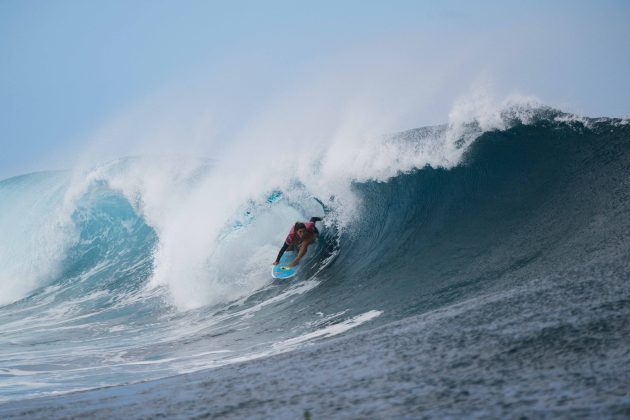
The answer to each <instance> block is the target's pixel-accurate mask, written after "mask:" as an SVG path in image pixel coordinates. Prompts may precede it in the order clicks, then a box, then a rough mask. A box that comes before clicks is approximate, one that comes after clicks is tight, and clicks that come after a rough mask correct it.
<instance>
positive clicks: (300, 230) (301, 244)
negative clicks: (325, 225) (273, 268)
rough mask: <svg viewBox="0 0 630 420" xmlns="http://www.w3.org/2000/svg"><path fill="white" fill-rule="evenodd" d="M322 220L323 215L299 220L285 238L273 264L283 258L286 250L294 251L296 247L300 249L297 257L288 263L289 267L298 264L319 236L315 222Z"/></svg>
mask: <svg viewBox="0 0 630 420" xmlns="http://www.w3.org/2000/svg"><path fill="white" fill-rule="evenodd" d="M320 220H322V219H321V217H311V221H310V222H297V223H296V224H295V225H293V227H292V228H291V230H290V231H289V234H288V235H287V238H286V239H285V240H284V244H282V248H281V249H280V252H279V253H278V257H277V258H276V260H275V261H274V262H273V265H276V264H278V262H279V261H280V258H282V255H283V254H284V251H287V250H289V251H294V250H296V249H299V252H298V255H297V257H295V259H294V260H293V261H291V262H290V263H289V264H287V267H294V266H296V265H297V264H298V263H299V262H300V260H301V259H302V257H303V256H304V254H306V250H307V249H308V247H309V245H310V244H312V243H314V242H315V241H316V240H317V237H318V236H319V231H318V230H317V227H316V226H315V222H319V221H320Z"/></svg>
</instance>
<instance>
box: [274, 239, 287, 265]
mask: <svg viewBox="0 0 630 420" xmlns="http://www.w3.org/2000/svg"><path fill="white" fill-rule="evenodd" d="M288 247H289V244H288V243H286V242H285V243H284V244H283V245H282V248H280V252H278V257H277V258H276V260H275V261H274V262H273V265H276V264H278V262H280V258H282V254H284V251H286V250H287V248H288Z"/></svg>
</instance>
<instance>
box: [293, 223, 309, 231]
mask: <svg viewBox="0 0 630 420" xmlns="http://www.w3.org/2000/svg"><path fill="white" fill-rule="evenodd" d="M300 229H306V225H305V224H304V223H302V222H295V225H294V226H293V232H297V231H298V230H300Z"/></svg>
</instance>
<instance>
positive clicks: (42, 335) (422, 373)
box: [0, 109, 630, 418]
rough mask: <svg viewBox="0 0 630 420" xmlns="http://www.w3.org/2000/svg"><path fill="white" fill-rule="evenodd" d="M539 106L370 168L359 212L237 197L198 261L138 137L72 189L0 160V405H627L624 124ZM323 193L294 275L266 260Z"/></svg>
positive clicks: (604, 412) (614, 413)
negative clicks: (454, 155)
mask: <svg viewBox="0 0 630 420" xmlns="http://www.w3.org/2000/svg"><path fill="white" fill-rule="evenodd" d="M543 111H544V112H540V114H539V115H537V117H536V118H534V119H532V120H530V121H528V122H527V124H525V123H523V122H522V121H518V120H517V121H512V122H511V123H510V124H509V127H506V128H504V129H500V130H499V129H497V130H490V131H486V132H479V133H478V135H476V136H475V140H474V141H473V142H472V143H471V144H470V145H468V144H465V145H462V146H461V148H462V156H461V159H460V160H459V161H458V163H457V164H456V165H450V166H449V165H445V167H440V166H439V165H434V166H424V167H416V168H411V169H410V168H404V170H403V171H402V172H401V173H398V174H397V175H396V176H393V177H391V178H386V179H369V177H367V178H366V177H361V178H360V179H355V180H352V182H351V183H350V185H349V189H350V191H351V193H352V197H354V198H355V201H353V202H352V212H351V217H347V216H348V212H346V213H344V210H347V207H348V206H350V204H349V203H350V201H349V200H348V197H343V196H341V195H339V194H334V193H331V194H329V195H327V196H318V198H319V199H320V200H321V201H322V202H323V203H324V207H325V208H322V207H321V206H320V205H319V204H317V202H315V201H314V200H312V199H311V198H310V197H311V196H312V195H313V194H314V191H308V184H307V183H306V182H300V180H296V181H294V182H293V184H290V186H288V187H286V188H285V189H282V190H278V189H275V190H270V191H267V190H265V191H261V192H260V197H257V196H256V197H249V198H247V199H246V200H240V201H239V200H236V199H235V201H237V202H239V203H240V204H239V205H238V206H235V207H234V208H233V209H236V210H235V211H232V212H231V213H229V214H227V215H223V213H221V212H218V211H217V213H213V214H212V218H213V219H214V220H219V222H220V223H219V224H218V227H213V228H214V229H215V230H212V229H210V228H208V229H210V231H211V232H213V233H214V234H215V235H214V239H213V242H212V243H211V246H208V247H207V248H208V249H211V251H209V252H208V253H207V254H204V255H203V258H201V257H200V258H201V260H202V261H203V262H204V264H203V265H201V266H200V267H201V268H197V269H195V270H194V271H193V270H192V269H191V271H186V270H184V271H182V270H181V269H178V268H177V267H180V266H183V267H189V264H188V263H186V264H180V262H181V261H189V260H188V259H187V258H189V257H190V254H195V253H199V252H200V251H199V249H205V248H203V247H205V246H206V244H207V243H206V242H204V241H205V239H204V238H203V237H201V236H200V237H199V238H197V237H196V236H195V235H194V231H191V232H188V233H186V235H183V236H182V235H181V232H186V228H187V226H188V225H186V224H183V222H177V223H170V224H168V223H162V221H163V220H169V221H172V220H180V219H177V218H176V216H174V215H179V213H178V212H180V213H182V211H181V210H178V209H179V207H178V205H172V206H171V207H169V206H160V207H159V208H154V207H152V201H151V200H152V197H153V196H155V195H156V194H157V193H156V192H155V190H154V189H151V188H149V187H147V186H146V185H145V184H143V185H142V188H140V187H137V185H138V184H137V183H131V184H130V183H127V182H122V181H121V179H124V180H125V181H128V180H129V178H133V176H134V175H133V172H131V173H130V172H129V169H128V166H131V167H133V166H134V165H137V162H136V161H135V160H133V159H132V160H123V161H119V162H117V163H116V164H115V165H114V167H115V172H116V174H115V175H112V170H111V168H108V169H107V171H104V172H98V173H97V175H94V173H93V174H92V178H90V182H88V183H87V184H86V186H84V187H83V188H78V189H76V190H77V191H79V192H78V193H73V191H74V189H75V186H76V180H75V179H73V178H72V174H70V173H66V172H55V173H38V174H31V175H25V176H22V177H18V178H11V179H8V180H5V181H2V182H1V183H0V198H1V201H2V202H3V204H0V211H1V213H0V221H1V222H2V224H1V225H0V226H2V228H3V230H4V231H5V232H6V234H5V239H3V240H2V241H3V242H2V247H0V251H1V253H0V260H1V261H2V263H3V271H2V276H3V277H2V278H0V281H2V283H1V285H2V294H3V295H4V296H2V297H1V299H2V301H1V304H2V306H0V337H2V339H1V340H0V404H1V403H2V402H4V403H6V404H5V405H4V406H3V405H0V413H3V411H4V412H5V414H7V415H8V414H14V415H27V416H28V415H29V414H28V411H23V410H26V409H27V408H28V407H31V408H32V409H33V410H35V411H32V412H31V415H34V416H36V417H37V416H44V413H46V412H48V410H51V409H54V408H55V407H57V409H58V410H59V411H57V414H58V415H59V416H64V415H69V416H82V415H85V414H86V413H87V412H86V411H82V410H84V409H86V408H85V407H88V406H91V405H94V403H95V401H97V400H99V399H100V398H104V397H105V396H107V397H108V398H109V397H111V398H112V402H111V403H110V404H108V405H106V406H107V407H106V409H105V408H103V410H106V411H98V410H97V411H94V412H92V414H96V415H100V416H102V417H107V415H108V413H110V414H111V412H120V414H121V415H124V414H128V415H132V416H134V415H135V416H144V415H149V416H150V415H155V414H157V413H161V412H162V413H168V414H170V415H178V414H180V415H214V416H223V417H230V416H233V417H242V416H255V417H256V416H274V415H278V416H281V417H282V416H284V417H294V416H301V415H303V412H304V411H305V410H306V411H308V412H309V413H311V412H312V414H313V415H316V414H317V415H319V416H324V417H330V416H339V417H349V418H356V417H379V418H383V417H390V416H408V417H422V416H423V415H427V416H435V417H444V416H467V415H479V416H491V417H496V416H499V417H503V416H517V415H524V416H534V417H537V416H540V415H550V416H557V415H562V416H568V417H574V416H589V417H599V416H605V417H624V416H627V415H628V413H629V412H630V411H629V410H630V395H629V394H628V390H629V389H630V377H629V375H628V372H629V369H628V366H630V339H629V338H628V337H630V334H629V333H630V327H629V325H630V323H628V320H629V319H630V284H629V283H628V281H629V278H630V258H629V257H628V256H629V255H630V124H628V122H627V121H625V120H618V119H586V118H581V119H578V118H569V117H568V116H566V115H565V114H562V113H559V112H556V111H550V110H546V109H545V110H543ZM443 129H444V128H443V127H442V128H440V127H434V128H428V129H417V130H410V131H408V132H404V133H400V134H397V135H396V136H394V137H393V139H394V140H395V141H397V142H401V143H403V144H406V145H412V146H413V145H414V144H422V143H423V142H427V141H428V140H427V138H428V136H430V135H434V134H435V133H436V132H440V130H443ZM456 146H457V145H456ZM412 149H413V148H412ZM401 150H407V151H408V150H410V149H408V148H407V149H405V148H402V149H401ZM105 173H106V175H104V174H105ZM118 173H122V174H123V175H122V176H121V177H118V178H117V176H118V175H117V174H118ZM211 173H212V168H211V167H210V166H208V167H200V168H197V169H196V170H195V171H192V172H187V173H186V176H185V177H183V179H184V181H183V183H182V184H178V185H185V186H186V188H195V187H196V186H199V185H202V186H203V185H206V186H207V184H203V180H204V179H205V177H207V174H211ZM129 185H136V187H137V188H136V187H134V188H136V189H134V188H130V187H129ZM273 191H275V192H273ZM160 193H162V192H160ZM270 195H271V197H273V198H272V199H269V198H270ZM178 200H180V201H175V202H176V203H182V202H183V201H182V200H184V199H183V198H181V197H179V198H178ZM195 203H196V202H194V200H192V204H190V203H187V204H186V205H187V206H188V207H187V208H188V209H193V208H195V206H194V204H195ZM203 205H208V206H211V205H213V203H212V202H210V203H206V202H203ZM214 205H215V206H219V204H217V203H215V204H214ZM182 206H183V204H182ZM187 211H190V212H191V213H190V214H188V213H185V214H184V217H182V219H181V220H192V222H194V221H195V220H196V219H194V216H197V215H196V214H195V213H194V211H193V210H187ZM316 213H320V214H316ZM324 213H326V218H325V221H324V224H323V225H321V231H322V236H321V238H320V240H319V241H318V244H317V246H316V247H314V248H313V249H311V251H310V257H309V259H308V260H307V261H306V263H305V264H304V267H303V269H302V270H301V273H300V274H299V275H298V277H297V278H296V279H294V280H293V281H291V282H290V283H288V284H287V283H281V282H278V281H273V280H272V279H271V278H269V276H268V272H269V264H270V262H271V260H273V258H274V257H275V253H276V252H277V248H278V247H279V245H280V244H281V243H282V239H283V237H284V234H286V232H285V231H286V230H287V229H288V227H289V226H290V224H291V222H293V221H294V220H295V219H300V218H307V217H308V216H311V215H323V214H324ZM200 230H202V229H201V228H200ZM16 238H19V239H16ZM182 238H184V239H186V238H188V239H189V241H188V240H182ZM16 240H18V241H23V242H16ZM190 261H193V260H190ZM178 264H179V265H178ZM191 279H193V280H191ZM208 368H210V370H207V369H208ZM186 372H197V373H194V374H190V376H183V377H182V376H176V375H178V374H180V373H186ZM159 378H170V379H161V380H159V381H158V382H147V383H146V384H143V385H135V386H131V387H129V386H124V384H127V383H135V382H141V381H147V380H153V379H159ZM269 384H273V385H272V387H271V388H270V385H269ZM102 386H114V388H109V389H108V390H100V391H99V390H96V391H92V392H90V393H87V394H76V395H75V396H72V395H71V396H70V397H64V396H56V397H50V396H49V397H47V398H46V399H43V400H29V401H30V402H28V403H26V402H24V400H25V399H30V398H33V397H37V396H41V395H49V394H58V393H65V392H69V391H75V390H82V389H94V388H99V387H102ZM187 386H188V388H186V389H187V391H186V392H183V393H181V394H177V396H174V394H173V393H172V392H171V391H164V390H165V389H166V390H169V389H170V390H173V389H181V388H182V387H187ZM225 387H229V389H231V390H232V392H229V393H227V394H228V395H226V393H225ZM143 392H144V393H145V394H142V393H143ZM141 394H142V395H144V396H141ZM73 395H74V394H73ZM204 398H205V400H204V401H206V403H205V404H199V403H195V401H201V400H203V399H204ZM158 400H160V401H162V403H158V402H156V401H158ZM137 401H145V402H146V404H145V411H136V410H138V407H137V404H140V403H137ZM164 401H167V402H164ZM134 404H136V405H134ZM140 405H142V404H140ZM24 407H26V408H24ZM177 407H180V408H179V409H178V408H177ZM107 410H109V411H107ZM112 410H113V411H112ZM53 412H54V411H53Z"/></svg>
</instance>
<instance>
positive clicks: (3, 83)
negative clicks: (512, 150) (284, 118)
mask: <svg viewBox="0 0 630 420" xmlns="http://www.w3.org/2000/svg"><path fill="white" fill-rule="evenodd" d="M511 28H515V29H514V32H515V34H514V36H515V37H517V36H519V34H521V35H522V37H523V38H524V39H527V38H531V39H532V41H531V43H529V44H528V43H527V42H526V41H523V42H524V43H523V44H522V45H520V46H519V48H521V50H520V51H512V52H510V53H509V54H507V55H506V56H505V61H506V62H505V63H503V62H502V61H501V60H502V56H501V55H502V54H504V52H505V50H504V49H502V50H499V51H498V52H497V54H495V55H494V56H493V60H492V62H491V63H488V64H487V66H485V67H486V68H485V70H487V67H489V68H490V71H491V74H493V75H495V76H496V79H497V80H496V83H497V84H498V85H499V87H500V88H501V89H500V90H504V91H509V90H510V89H514V90H518V91H519V92H523V93H525V94H531V95H536V96H538V97H539V98H542V99H543V100H544V101H545V102H548V103H550V104H554V105H556V104H560V105H563V106H566V107H567V108H569V110H571V111H578V112H582V113H585V114H587V115H589V116H628V115H630V106H629V105H630V77H628V75H629V74H630V29H629V28H630V2H628V1H604V2H593V1H562V2H560V1H556V2H554V1H549V2H547V1H529V2H527V1H510V2H505V1H496V2H495V1H481V2H466V1H461V2H457V1H448V2H429V1H317V2H312V1H311V2H306V1H304V2H296V1H269V2H263V1H226V2H214V1H192V0H184V1H153V0H135V1H115V0H107V1H105V0H102V1H96V0H94V1H85V0H77V1H71V0H57V1H47V0H44V1H29V0H0V60H1V61H0V179H4V178H7V177H9V176H13V175H19V174H21V173H25V172H28V171H34V170H43V169H58V168H67V167H68V166H70V165H71V162H72V160H73V159H74V158H75V157H76V156H75V155H76V154H77V153H79V151H80V150H81V149H82V147H84V145H85V142H86V141H87V139H88V138H89V137H90V135H91V133H93V132H94V130H97V129H98V128H99V127H101V126H103V125H104V124H106V123H107V121H108V120H109V119H111V118H113V117H114V116H115V115H117V114H119V113H120V112H121V110H123V109H125V108H126V107H129V106H131V105H132V104H134V103H136V102H137V101H141V100H146V98H147V97H150V95H152V94H153V93H154V92H158V91H160V90H161V89H164V87H168V86H172V85H173V84H176V83H181V80H182V79H184V80H185V79H187V78H191V80H199V79H200V78H201V77H205V78H208V79H212V78H213V77H220V76H219V74H220V73H219V71H218V70H217V69H219V68H221V72H223V73H225V71H226V70H225V66H226V65H227V64H226V63H230V62H232V63H238V62H239V59H240V58H242V57H247V56H251V55H257V56H259V57H265V59H266V62H267V63H268V65H267V66H266V67H265V68H264V69H261V70H260V72H261V75H260V78H259V79H258V81H255V80H250V83H251V84H252V86H251V89H244V90H243V91H241V92H239V93H238V95H240V100H241V101H242V102H247V103H249V104H250V105H251V106H254V107H255V105H256V103H257V101H258V100H260V98H261V97H262V96H264V95H263V94H262V93H261V92H263V91H265V90H266V89H267V90H272V89H274V87H276V86H278V87H279V86H282V85H283V81H285V80H291V79H294V78H296V77H299V75H300V74H302V73H303V72H305V71H309V72H313V71H317V68H318V66H319V65H320V63H321V62H325V61H326V60H327V59H328V58H329V57H331V56H338V55H340V54H344V51H351V50H352V49H353V48H366V45H368V46H369V45H370V43H371V42H378V40H379V39H393V40H394V41H390V42H393V43H395V42H396V41H395V40H404V39H405V37H410V38H413V37H414V36H418V37H424V39H423V42H425V43H426V42H428V43H433V44H434V45H436V48H439V47H440V45H441V43H442V42H446V41H445V40H448V41H449V42H448V43H445V45H454V43H456V42H457V40H460V39H461V40H462V41H466V40H469V39H475V38H478V39H480V40H482V41H483V40H487V42H488V48H489V49H491V48H492V40H493V34H496V37H497V38H500V37H502V34H505V33H510V31H511V30H512V29H511ZM517 32H518V33H517ZM420 34H421V35H420ZM541 34H542V35H541ZM523 45H526V47H525V48H524V47H523ZM504 47H505V46H504ZM367 48H369V47H367ZM418 53H419V54H420V53H421V52H418ZM515 57H516V58H515ZM234 70H235V72H238V70H239V69H234ZM368 71H369V70H368ZM191 83H192V82H191ZM256 83H259V84H260V86H256ZM458 88H459V87H458ZM453 89H456V88H455V87H453ZM248 92H249V93H248ZM248 95H249V96H248ZM454 95H456V92H454V91H452V92H445V94H444V99H443V103H442V102H440V101H437V102H439V103H436V112H435V114H434V115H428V114H427V115H426V116H425V117H424V118H422V117H421V116H420V117H419V118H418V120H417V123H418V124H422V123H424V124H426V123H440V122H444V121H445V120H446V118H447V113H448V104H449V103H450V102H451V101H452V99H453V96H454ZM239 109H241V110H242V108H238V107H237V108H235V112H239ZM442 115H443V118H442ZM400 128H401V129H407V128H411V127H400ZM65 157H67V161H66V159H65Z"/></svg>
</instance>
